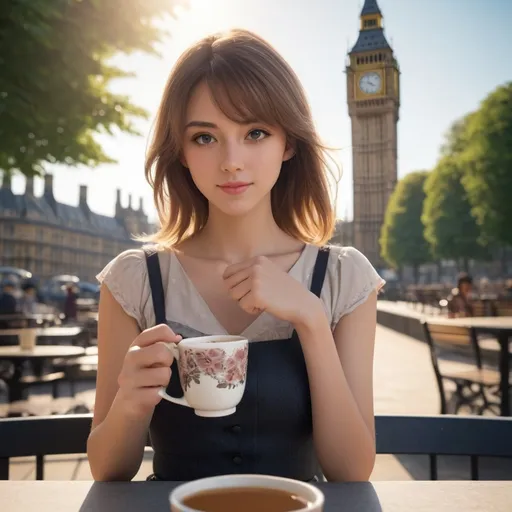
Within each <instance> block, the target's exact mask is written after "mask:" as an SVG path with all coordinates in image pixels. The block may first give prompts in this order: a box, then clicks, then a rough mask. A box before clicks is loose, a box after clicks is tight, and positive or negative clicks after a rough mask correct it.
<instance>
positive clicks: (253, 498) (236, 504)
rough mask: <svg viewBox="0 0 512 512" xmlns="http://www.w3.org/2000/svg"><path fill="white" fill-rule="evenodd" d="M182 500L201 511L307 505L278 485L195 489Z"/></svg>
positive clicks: (261, 511)
mask: <svg viewBox="0 0 512 512" xmlns="http://www.w3.org/2000/svg"><path fill="white" fill-rule="evenodd" d="M183 504H184V505H185V506H187V507H190V508H193V509H194V510H198V511H201V512H290V511H293V510H301V509H303V508H305V507H307V505H308V501H306V500H305V499H303V498H301V497H300V496H295V495H294V494H291V493H289V492H287V491H282V490H280V489H267V488H264V487H232V488H226V489H212V490H209V491H201V492H198V493H196V494H193V495H192V496H189V497H187V498H185V499H184V500H183Z"/></svg>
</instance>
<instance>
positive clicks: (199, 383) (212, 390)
mask: <svg viewBox="0 0 512 512" xmlns="http://www.w3.org/2000/svg"><path fill="white" fill-rule="evenodd" d="M166 346H167V347H168V348H169V349H170V350H171V351H172V353H173V355H174V357H175V358H176V359H177V360H178V369H179V377H180V382H181V387H182V388H183V392H184V395H185V396H184V397H183V398H176V397H173V396H170V395H168V394H167V393H166V391H165V389H164V388H162V389H160V391H159V393H158V394H159V395H160V396H161V397H162V398H164V399H165V400H168V401H169V402H173V403H175V404H179V405H184V406H185V407H191V408H193V409H194V412H195V413H196V414H197V415H198V416H204V417H210V418H211V417H219V416H228V415H230V414H233V413H234V412H235V411H236V406H237V405H238V404H239V403H240V400H241V399H242V396H243V394H244V390H245V380H246V377H247V356H248V351H249V342H248V340H247V338H244V337H242V336H201V337H199V338H187V339H184V340H182V341H180V342H179V343H166Z"/></svg>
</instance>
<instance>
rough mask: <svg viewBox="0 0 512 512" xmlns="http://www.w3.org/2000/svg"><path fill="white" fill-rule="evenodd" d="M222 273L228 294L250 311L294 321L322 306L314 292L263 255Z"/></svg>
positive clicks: (293, 322) (314, 312)
mask: <svg viewBox="0 0 512 512" xmlns="http://www.w3.org/2000/svg"><path fill="white" fill-rule="evenodd" d="M223 277H224V280H225V283H226V286H227V287H228V290H229V293H230V294H231V297H232V298H233V299H234V300H237V301H238V303H239V305H240V307H241V308H242V309H243V310H244V311H246V312H247V313H250V314H258V313H261V312H263V311H267V312H269V313H271V314H272V315H274V316H275V317H277V318H280V319H281V320H285V321H287V322H290V323H291V324H293V325H297V324H299V323H302V322H305V321H306V320H307V318H308V317H309V316H310V315H311V314H316V313H317V312H318V311H319V307H322V305H321V303H320V300H319V299H318V297H316V295H314V294H313V293H311V292H310V291H309V290H308V289H307V288H305V287H304V285H302V284H301V283H300V282H299V281H297V280H296V279H294V278H293V277H291V276H290V275H289V274H287V273H286V272H284V271H283V270H281V269H280V268H279V267H278V266H277V265H275V264H274V263H273V262H272V261H270V260H269V259H268V258H266V257H265V256H258V257H256V258H253V259H251V260H248V261H244V262H241V263H236V264H234V265H230V266H228V267H227V268H226V270H225V271H224V275H223Z"/></svg>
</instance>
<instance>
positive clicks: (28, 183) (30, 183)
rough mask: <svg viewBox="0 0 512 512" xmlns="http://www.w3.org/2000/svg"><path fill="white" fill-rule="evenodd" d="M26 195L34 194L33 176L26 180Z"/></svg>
mask: <svg viewBox="0 0 512 512" xmlns="http://www.w3.org/2000/svg"><path fill="white" fill-rule="evenodd" d="M25 195H26V196H30V197H32V196H33V195H34V178H33V177H32V176H29V177H27V179H26V180H25Z"/></svg>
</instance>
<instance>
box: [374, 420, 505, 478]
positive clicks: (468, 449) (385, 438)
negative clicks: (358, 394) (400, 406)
mask: <svg viewBox="0 0 512 512" xmlns="http://www.w3.org/2000/svg"><path fill="white" fill-rule="evenodd" d="M375 423H376V424H375V431H376V441H377V453H387V454H394V455H399V454H407V455H428V456H429V459H430V479H431V480H437V457H438V456H439V455H460V456H463V455H465V456H469V457H470V462H471V471H470V472H471V479H472V480H478V479H479V464H478V462H479V457H507V458H512V442H511V439H512V418H508V417H507V418H502V417H497V418H496V417H482V416H456V415H448V414H443V415H439V416H376V417H375Z"/></svg>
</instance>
